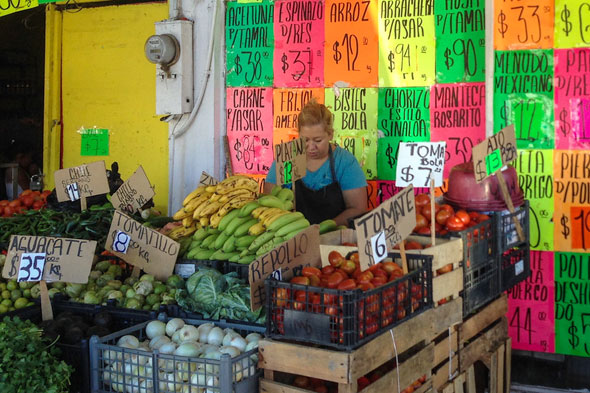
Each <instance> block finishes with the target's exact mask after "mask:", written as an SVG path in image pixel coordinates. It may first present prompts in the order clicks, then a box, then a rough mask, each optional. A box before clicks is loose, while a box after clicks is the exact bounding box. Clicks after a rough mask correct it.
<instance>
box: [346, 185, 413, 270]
mask: <svg viewBox="0 0 590 393" xmlns="http://www.w3.org/2000/svg"><path fill="white" fill-rule="evenodd" d="M354 225H355V227H356V236H357V241H358V246H359V261H360V267H361V270H365V269H367V268H369V266H371V265H373V264H374V263H376V261H375V255H377V257H378V258H379V259H382V258H381V257H382V256H383V254H384V253H386V252H387V251H388V250H389V251H392V250H393V247H394V246H395V245H396V244H398V243H400V242H401V241H402V240H404V239H405V238H406V237H408V235H409V234H410V233H412V230H413V229H414V227H415V226H416V208H415V205H414V187H413V186H408V187H406V188H404V189H403V190H401V191H400V192H399V193H397V194H396V195H394V196H392V197H391V198H389V199H387V200H386V201H383V203H381V205H379V207H377V208H376V209H373V210H371V211H370V212H369V213H367V214H365V215H364V216H362V217H361V218H358V219H356V220H354ZM381 232H384V234H385V249H384V248H383V246H382V242H381V239H382V236H375V235H377V234H379V233H381Z"/></svg>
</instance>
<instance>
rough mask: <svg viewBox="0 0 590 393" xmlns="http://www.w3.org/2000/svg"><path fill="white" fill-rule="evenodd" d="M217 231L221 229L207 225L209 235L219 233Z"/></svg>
mask: <svg viewBox="0 0 590 393" xmlns="http://www.w3.org/2000/svg"><path fill="white" fill-rule="evenodd" d="M219 232H221V231H220V230H219V229H217V228H213V227H207V233H208V234H209V235H217V234H219Z"/></svg>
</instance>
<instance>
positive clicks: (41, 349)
mask: <svg viewBox="0 0 590 393" xmlns="http://www.w3.org/2000/svg"><path fill="white" fill-rule="evenodd" d="M0 353H1V354H2V356H1V357H0V392H2V393H13V392H14V393H16V392H19V393H20V392H22V393H25V392H35V391H36V392H47V393H62V392H67V391H68V390H69V384H70V375H71V373H72V368H71V367H70V366H68V365H67V364H66V363H65V362H63V361H59V360H57V358H56V355H57V353H58V349H57V348H55V347H54V346H53V344H52V343H50V342H49V341H48V340H47V339H44V338H42V337H41V330H40V329H39V328H38V327H37V326H35V325H34V324H33V323H32V322H31V321H21V320H20V319H19V318H18V317H15V318H14V319H10V318H8V317H6V318H4V320H3V321H2V322H1V323H0Z"/></svg>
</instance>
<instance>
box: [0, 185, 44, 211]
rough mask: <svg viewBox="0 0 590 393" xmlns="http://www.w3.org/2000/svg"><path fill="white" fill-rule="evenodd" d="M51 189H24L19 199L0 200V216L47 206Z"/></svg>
mask: <svg viewBox="0 0 590 393" xmlns="http://www.w3.org/2000/svg"><path fill="white" fill-rule="evenodd" d="M49 194H51V191H49V190H45V191H43V192H40V191H31V190H24V191H23V192H21V194H20V195H19V196H18V198H17V199H15V200H12V201H9V200H3V201H0V217H12V216H13V215H15V214H21V213H22V212H23V211H26V210H30V209H33V210H39V209H42V208H44V207H45V206H47V197H48V196H49Z"/></svg>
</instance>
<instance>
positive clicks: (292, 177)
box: [275, 138, 307, 208]
mask: <svg viewBox="0 0 590 393" xmlns="http://www.w3.org/2000/svg"><path fill="white" fill-rule="evenodd" d="M275 163H276V164H275V165H276V166H275V170H276V175H277V185H279V186H282V185H283V184H289V183H292V184H293V185H292V190H293V195H294V197H293V198H294V199H293V207H294V208H295V207H296V206H297V199H296V198H295V182H296V181H297V180H299V179H302V178H303V177H305V174H306V173H307V155H306V151H305V141H304V140H303V139H302V138H298V139H293V140H292V141H289V142H285V143H280V144H278V145H275Z"/></svg>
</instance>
